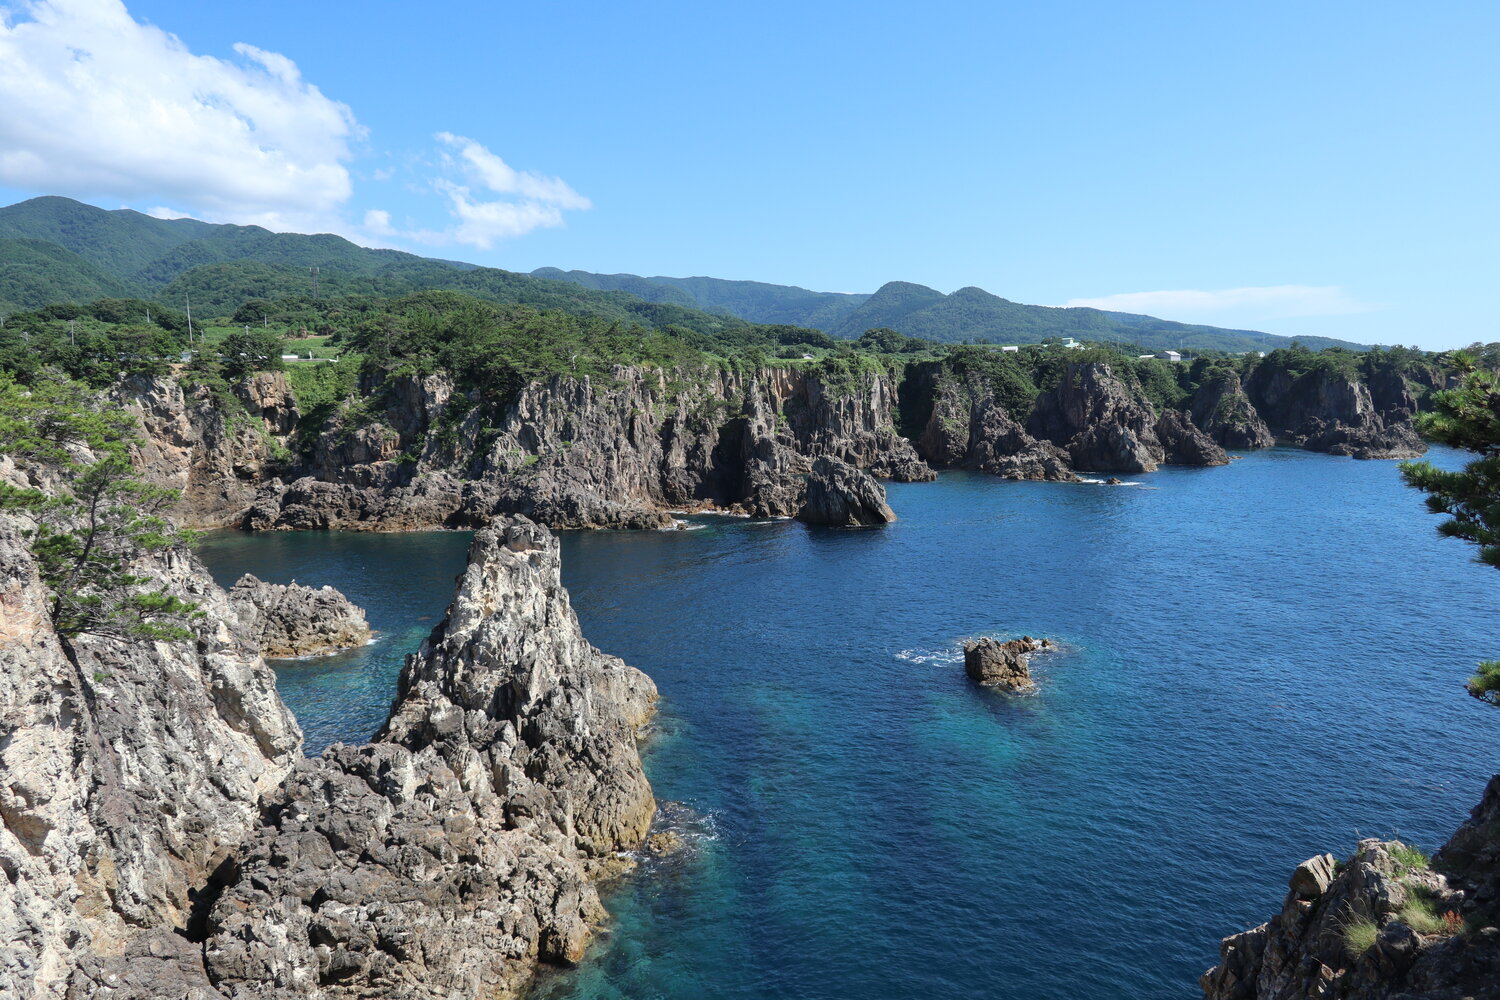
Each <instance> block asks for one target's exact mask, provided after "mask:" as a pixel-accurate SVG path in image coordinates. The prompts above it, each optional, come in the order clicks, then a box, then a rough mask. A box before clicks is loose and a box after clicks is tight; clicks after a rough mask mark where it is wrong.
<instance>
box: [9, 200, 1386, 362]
mask: <svg viewBox="0 0 1500 1000" xmlns="http://www.w3.org/2000/svg"><path fill="white" fill-rule="evenodd" d="M314 268H316V269H317V270H316V275H314V272H313V270H312V269H314ZM314 282H316V287H317V291H318V293H319V294H320V295H322V296H335V295H402V294H406V293H408V292H414V291H422V290H427V289H451V290H454V291H462V292H468V293H469V294H471V295H475V296H478V297H480V298H484V299H489V300H491V301H496V302H516V303H522V304H526V305H534V306H537V307H540V308H557V309H565V310H568V311H570V312H576V313H582V314H585V315H591V316H600V317H603V318H606V319H610V320H617V321H619V322H622V323H644V324H648V325H652V326H664V325H668V324H672V325H677V326H681V327H685V328H687V329H690V330H696V331H699V332H702V333H716V332H720V331H723V330H726V329H733V328H734V327H736V326H742V325H744V324H745V323H775V324H786V325H790V326H804V327H811V328H814V329H819V330H823V331H824V332H826V333H828V334H830V335H832V336H834V337H842V338H846V339H852V338H857V337H859V336H860V335H861V334H862V333H864V332H865V331H866V330H869V329H872V328H875V327H889V328H891V329H893V330H897V331H899V332H901V333H904V334H906V335H907V336H911V337H923V338H926V339H928V340H936V341H945V342H965V341H978V342H988V343H1013V344H1027V343H1037V342H1039V341H1043V340H1051V339H1056V338H1061V337H1075V338H1077V339H1079V340H1103V341H1109V340H1114V341H1119V342H1123V343H1133V344H1139V345H1141V346H1143V347H1147V348H1151V349H1153V350H1161V349H1165V348H1176V349H1187V350H1210V349H1212V350H1223V351H1247V350H1269V349H1271V348H1275V347H1282V346H1286V345H1288V344H1290V343H1291V341H1292V338H1290V337H1280V336H1276V335H1274V334H1268V333H1260V332H1257V331H1254V330H1226V329H1222V328H1219V327H1212V326H1194V325H1190V324H1184V323H1174V322H1172V321H1170V320H1162V319H1157V318H1155V317H1153V316H1136V315H1132V314H1128V313H1112V312H1104V311H1101V310H1098V309H1062V308H1054V307H1050V306H1029V305H1023V304H1021V303H1017V302H1011V301H1009V300H1008V299H1003V298H1000V297H999V296H997V295H992V294H990V293H989V292H986V291H985V290H983V289H981V288H960V289H959V290H958V291H956V292H954V293H952V294H951V295H944V294H943V293H942V292H939V291H936V290H935V289H931V288H927V287H926V286H924V285H916V284H912V283H910V282H904V281H892V282H887V283H886V284H885V285H882V286H881V287H880V288H879V289H877V290H876V291H875V293H874V294H872V295H862V294H850V293H845V292H814V291H810V290H808V289H806V288H798V287H796V286H792V285H773V284H768V283H765V282H760V281H727V280H723V279H720V278H706V277H694V278H668V277H661V276H658V277H653V278H645V277H641V276H640V275H635V274H593V273H590V272H588V271H562V270H559V269H557V268H550V267H549V268H540V269H538V270H536V271H534V272H532V273H531V274H518V273H516V272H513V271H505V270H501V269H499V268H492V267H478V266H476V265H473V264H464V263H460V262H456V261H447V260H435V259H432V258H427V257H418V256H417V255H415V254H409V253H403V252H401V251H398V250H370V249H366V248H364V247H361V246H357V245H355V244H353V243H351V242H349V241H348V240H346V239H343V238H342V237H339V236H332V235H329V234H327V233H324V234H321V235H312V236H304V235H298V234H293V233H273V232H270V231H269V230H266V229H262V228H260V227H259V226H230V225H215V224H212V223H207V222H199V221H197V220H196V219H157V218H154V217H152V216H149V215H143V214H141V213H140V212H133V211H130V210H128V209H121V210H118V211H105V210H104V209H101V208H95V207H94V206H92V205H85V204H83V203H81V202H77V201H73V200H72V199H69V198H58V197H44V198H32V199H31V200H29V201H23V202H20V203H19V204H15V205H10V206H8V207H5V208H0V315H4V314H6V313H11V312H15V311H17V310H20V309H32V308H37V307H39V306H44V305H49V304H52V303H55V302H88V301H92V300H94V299H99V298H113V297H125V296H131V297H138V298H145V299H156V300H158V301H162V302H166V303H169V304H171V305H174V306H180V305H181V304H182V303H183V300H184V299H185V298H186V297H188V296H191V298H192V302H193V309H194V311H195V312H200V311H201V314H202V315H227V314H229V313H232V312H234V311H235V310H236V309H237V308H238V307H239V306H240V304H241V303H243V302H245V301H246V300H247V299H252V298H264V299H280V298H285V297H288V296H311V295H312V294H313V291H314ZM1298 339H1300V340H1301V341H1302V342H1303V343H1305V344H1307V345H1308V346H1309V347H1314V348H1316V347H1329V346H1342V347H1358V346H1360V345H1355V344H1349V343H1347V342H1345V341H1338V340H1330V339H1328V338H1326V337H1302V338H1298Z"/></svg>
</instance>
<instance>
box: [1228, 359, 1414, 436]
mask: <svg viewBox="0 0 1500 1000" xmlns="http://www.w3.org/2000/svg"><path fill="white" fill-rule="evenodd" d="M1392 380H1394V381H1392ZM1376 381H1377V383H1378V387H1379V389H1380V392H1381V396H1382V399H1383V400H1384V402H1385V403H1386V404H1387V405H1388V406H1390V407H1391V409H1388V410H1386V409H1377V408H1376V405H1375V400H1374V398H1373V397H1372V395H1371V388H1370V387H1369V386H1367V385H1365V383H1363V382H1361V381H1359V380H1358V379H1356V378H1354V377H1352V376H1349V375H1343V374H1339V373H1336V372H1334V371H1331V370H1329V369H1326V368H1317V369H1314V370H1312V371H1309V372H1306V373H1304V374H1302V375H1300V376H1298V377H1296V378H1293V377H1292V375H1291V374H1290V373H1289V372H1287V371H1286V370H1285V369H1283V368H1279V367H1273V366H1271V365H1266V364H1262V365H1260V366H1259V367H1257V368H1256V369H1255V370H1254V371H1253V372H1251V374H1250V377H1249V378H1248V379H1247V380H1246V384H1245V391H1246V393H1247V395H1248V396H1249V398H1250V400H1251V401H1252V402H1253V403H1254V405H1255V409H1256V412H1257V413H1259V414H1260V416H1261V417H1262V418H1264V420H1265V422H1266V424H1267V426H1268V427H1269V428H1270V430H1271V432H1272V433H1273V434H1274V435H1275V436H1276V439H1277V440H1278V441H1282V442H1285V443H1287V444H1295V445H1298V446H1300V447H1303V448H1308V449H1310V450H1312V451H1326V452H1328V453H1330V454H1333V455H1351V456H1353V457H1355V458H1416V457H1418V456H1419V455H1421V454H1423V453H1424V452H1425V451H1426V450H1427V446H1426V444H1425V443H1423V441H1422V439H1421V436H1420V435H1418V434H1417V431H1416V428H1415V427H1414V426H1413V425H1412V422H1411V415H1412V413H1413V412H1415V410H1416V400H1415V398H1414V397H1412V396H1411V393H1410V390H1409V388H1408V387H1407V386H1406V384H1405V380H1404V379H1402V378H1401V377H1400V376H1399V375H1394V376H1390V377H1389V379H1384V380H1376ZM1395 383H1399V387H1398V386H1397V385H1396V384H1395Z"/></svg>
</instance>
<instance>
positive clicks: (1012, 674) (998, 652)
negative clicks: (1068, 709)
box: [964, 635, 1052, 691]
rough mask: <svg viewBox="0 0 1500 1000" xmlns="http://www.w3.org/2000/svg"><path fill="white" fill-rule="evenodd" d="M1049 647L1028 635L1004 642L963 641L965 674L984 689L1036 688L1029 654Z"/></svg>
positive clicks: (1017, 689)
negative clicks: (1032, 677)
mask: <svg viewBox="0 0 1500 1000" xmlns="http://www.w3.org/2000/svg"><path fill="white" fill-rule="evenodd" d="M1051 646H1052V642H1051V640H1049V639H1033V638H1032V637H1031V636H1029V635H1027V636H1022V637H1021V638H1019V639H1011V640H1008V641H1006V642H1001V641H1000V640H999V639H991V638H989V637H985V638H982V639H977V640H975V641H973V642H966V643H964V672H965V673H967V674H968V675H969V678H970V679H971V680H973V681H975V682H976V683H979V684H982V685H984V686H985V687H998V688H1001V689H1003V690H1007V691H1029V690H1031V689H1032V688H1034V687H1035V686H1036V685H1035V684H1034V683H1033V682H1032V680H1031V667H1030V663H1029V660H1030V657H1031V654H1032V653H1036V652H1039V651H1041V650H1043V649H1048V648H1051Z"/></svg>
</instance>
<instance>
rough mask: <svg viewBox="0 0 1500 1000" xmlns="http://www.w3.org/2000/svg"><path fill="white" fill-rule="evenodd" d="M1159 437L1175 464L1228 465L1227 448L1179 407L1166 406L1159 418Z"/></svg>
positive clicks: (1157, 429)
mask: <svg viewBox="0 0 1500 1000" xmlns="http://www.w3.org/2000/svg"><path fill="white" fill-rule="evenodd" d="M1156 438H1157V440H1158V441H1160V442H1161V446H1162V451H1163V452H1164V453H1165V455H1166V460H1167V462H1169V463H1170V464H1172V465H1196V466H1208V465H1228V464H1229V456H1228V455H1227V454H1225V452H1224V449H1223V448H1221V447H1219V445H1218V444H1217V443H1216V442H1215V441H1214V439H1213V438H1211V437H1209V436H1208V435H1207V434H1205V433H1204V432H1203V431H1201V430H1199V429H1198V428H1197V427H1194V426H1193V418H1192V417H1190V416H1188V415H1187V414H1185V413H1182V412H1180V411H1178V410H1163V411H1162V415H1161V416H1160V417H1159V418H1157V421H1156Z"/></svg>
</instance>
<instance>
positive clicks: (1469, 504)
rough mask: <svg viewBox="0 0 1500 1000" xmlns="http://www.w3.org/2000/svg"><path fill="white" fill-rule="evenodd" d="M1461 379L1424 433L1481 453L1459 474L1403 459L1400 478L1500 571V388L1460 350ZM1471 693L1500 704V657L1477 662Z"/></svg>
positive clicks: (1425, 421)
mask: <svg viewBox="0 0 1500 1000" xmlns="http://www.w3.org/2000/svg"><path fill="white" fill-rule="evenodd" d="M1452 360H1453V364H1454V365H1455V367H1457V368H1458V370H1459V372H1460V373H1461V374H1462V379H1461V381H1460V382H1459V384H1458V385H1457V386H1455V387H1454V388H1452V389H1445V390H1443V391H1442V392H1438V393H1434V394H1433V397H1432V402H1433V406H1434V412H1432V413H1427V414H1423V415H1422V416H1421V417H1419V418H1418V426H1419V428H1420V429H1421V431H1422V433H1423V434H1425V435H1427V436H1428V437H1430V438H1432V439H1433V440H1434V441H1439V442H1441V443H1443V444H1446V445H1452V446H1453V447H1455V448H1463V449H1464V450H1466V451H1472V452H1475V453H1477V454H1478V455H1479V457H1478V458H1476V459H1474V460H1473V461H1472V462H1469V463H1468V464H1467V465H1465V466H1464V467H1463V469H1462V470H1460V471H1458V472H1447V471H1444V470H1442V469H1438V468H1436V467H1434V466H1433V465H1432V463H1430V462H1403V463H1402V465H1401V477H1402V478H1403V479H1405V480H1406V483H1407V485H1408V486H1415V487H1416V488H1417V489H1419V490H1423V491H1425V492H1426V493H1427V507H1428V509H1430V510H1431V511H1432V512H1433V513H1434V514H1447V515H1448V520H1446V521H1444V522H1443V523H1442V524H1440V525H1438V532H1439V533H1440V534H1442V535H1444V536H1446V537H1448V538H1462V539H1464V540H1465V541H1469V542H1473V543H1474V544H1475V545H1477V546H1479V559H1478V561H1479V562H1482V563H1487V564H1489V565H1491V566H1494V567H1496V568H1497V569H1500V386H1497V384H1496V373H1495V371H1494V370H1492V369H1486V368H1480V367H1477V366H1476V365H1475V363H1474V359H1473V358H1472V357H1470V356H1469V355H1467V354H1464V353H1462V352H1460V353H1457V354H1455V355H1454V356H1453V359H1452ZM1468 691H1469V694H1471V695H1473V696H1474V697H1475V698H1478V699H1480V700H1481V701H1485V702H1488V703H1489V704H1491V705H1500V661H1487V662H1485V663H1481V664H1479V672H1478V673H1476V674H1475V675H1474V676H1473V677H1471V678H1469V683H1468Z"/></svg>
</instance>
